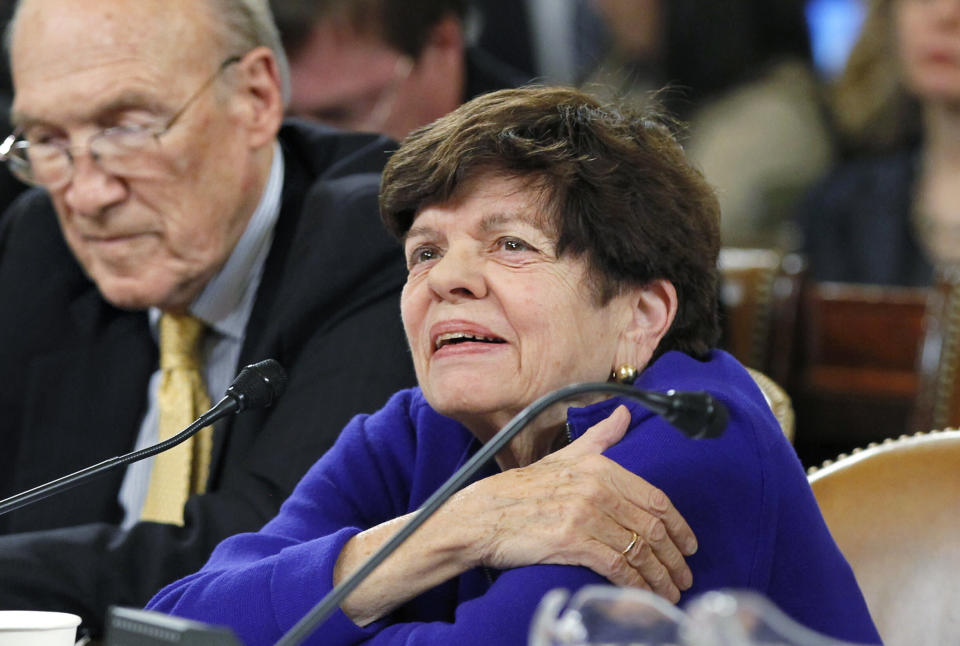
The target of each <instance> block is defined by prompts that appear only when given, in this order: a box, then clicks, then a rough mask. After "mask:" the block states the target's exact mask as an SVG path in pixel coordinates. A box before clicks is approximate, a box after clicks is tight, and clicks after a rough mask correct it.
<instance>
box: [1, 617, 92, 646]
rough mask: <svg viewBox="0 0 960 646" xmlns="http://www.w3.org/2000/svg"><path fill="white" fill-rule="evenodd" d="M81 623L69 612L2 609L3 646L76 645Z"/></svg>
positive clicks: (78, 618)
mask: <svg viewBox="0 0 960 646" xmlns="http://www.w3.org/2000/svg"><path fill="white" fill-rule="evenodd" d="M79 625H80V617H78V616H76V615H71V614H67V613H66V612H43V611H35V610H0V646H73V645H74V643H75V642H76V641H77V626H79Z"/></svg>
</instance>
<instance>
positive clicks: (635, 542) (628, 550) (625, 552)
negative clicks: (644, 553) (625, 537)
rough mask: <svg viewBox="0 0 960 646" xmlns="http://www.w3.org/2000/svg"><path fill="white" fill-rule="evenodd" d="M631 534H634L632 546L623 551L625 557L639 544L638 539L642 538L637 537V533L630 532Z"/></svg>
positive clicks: (631, 540)
mask: <svg viewBox="0 0 960 646" xmlns="http://www.w3.org/2000/svg"><path fill="white" fill-rule="evenodd" d="M630 533H631V534H633V537H632V538H631V539H630V544H629V545H627V546H626V547H625V548H623V551H622V552H620V553H621V554H623V555H624V556H626V555H627V554H629V553H630V550H632V549H633V546H634V545H636V544H637V539H638V538H640V537H639V536H637V533H636V532H630Z"/></svg>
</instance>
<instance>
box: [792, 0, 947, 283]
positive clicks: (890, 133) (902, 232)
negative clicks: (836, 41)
mask: <svg viewBox="0 0 960 646" xmlns="http://www.w3.org/2000/svg"><path fill="white" fill-rule="evenodd" d="M833 104H834V108H835V110H834V111H835V115H836V124H837V127H838V130H839V132H840V133H841V135H842V140H843V142H844V146H845V148H846V150H847V155H848V156H849V159H848V161H846V162H844V163H843V164H841V165H840V166H838V167H837V168H836V169H834V170H833V171H832V172H831V173H830V175H828V176H827V177H826V178H825V179H824V180H823V181H822V182H821V183H820V184H819V185H818V186H817V187H816V188H814V189H813V190H812V191H811V193H810V194H809V195H808V197H807V199H806V200H805V202H804V203H803V205H802V207H801V210H800V213H799V223H800V228H801V230H802V234H803V240H804V243H803V248H804V250H805V253H806V255H807V258H808V261H809V264H810V271H811V275H812V277H813V278H814V279H816V280H821V281H824V280H832V281H844V282H856V283H878V284H887V285H913V286H925V285H929V284H931V282H932V281H933V277H934V271H935V268H936V267H949V266H953V265H956V264H957V263H958V262H960V1H958V0H871V3H870V6H869V12H868V14H867V19H866V21H865V24H864V27H863V31H862V33H861V36H860V38H859V40H858V42H857V44H856V46H855V47H854V49H853V52H852V53H851V56H850V60H849V62H848V64H847V68H846V70H845V71H844V74H843V76H842V77H841V78H840V80H839V82H838V85H837V87H836V89H835V93H834V97H833Z"/></svg>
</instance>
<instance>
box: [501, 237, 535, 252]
mask: <svg viewBox="0 0 960 646" xmlns="http://www.w3.org/2000/svg"><path fill="white" fill-rule="evenodd" d="M500 246H501V247H502V248H503V249H505V250H506V251H530V250H532V249H533V247H531V246H530V245H528V244H527V243H526V242H524V241H523V240H521V239H520V238H501V239H500Z"/></svg>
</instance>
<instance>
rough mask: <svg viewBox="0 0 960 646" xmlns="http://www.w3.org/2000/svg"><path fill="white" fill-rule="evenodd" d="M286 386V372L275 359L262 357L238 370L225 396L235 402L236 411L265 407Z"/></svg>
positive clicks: (281, 392)
mask: <svg viewBox="0 0 960 646" xmlns="http://www.w3.org/2000/svg"><path fill="white" fill-rule="evenodd" d="M286 387H287V373H286V372H284V370H283V368H282V367H281V366H280V364H279V363H278V362H277V360H276V359H264V360H263V361H259V362H257V363H253V364H250V365H249V366H247V367H245V368H244V369H243V370H241V371H240V374H238V375H237V377H236V379H234V380H233V383H232V384H230V387H229V388H227V392H226V396H227V397H231V398H232V399H233V400H234V401H236V402H237V411H236V412H238V413H239V412H241V411H245V410H248V409H250V408H265V407H267V406H269V405H271V404H272V403H273V402H274V400H276V398H277V397H279V396H280V395H281V394H283V391H284V389H285V388H286Z"/></svg>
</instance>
